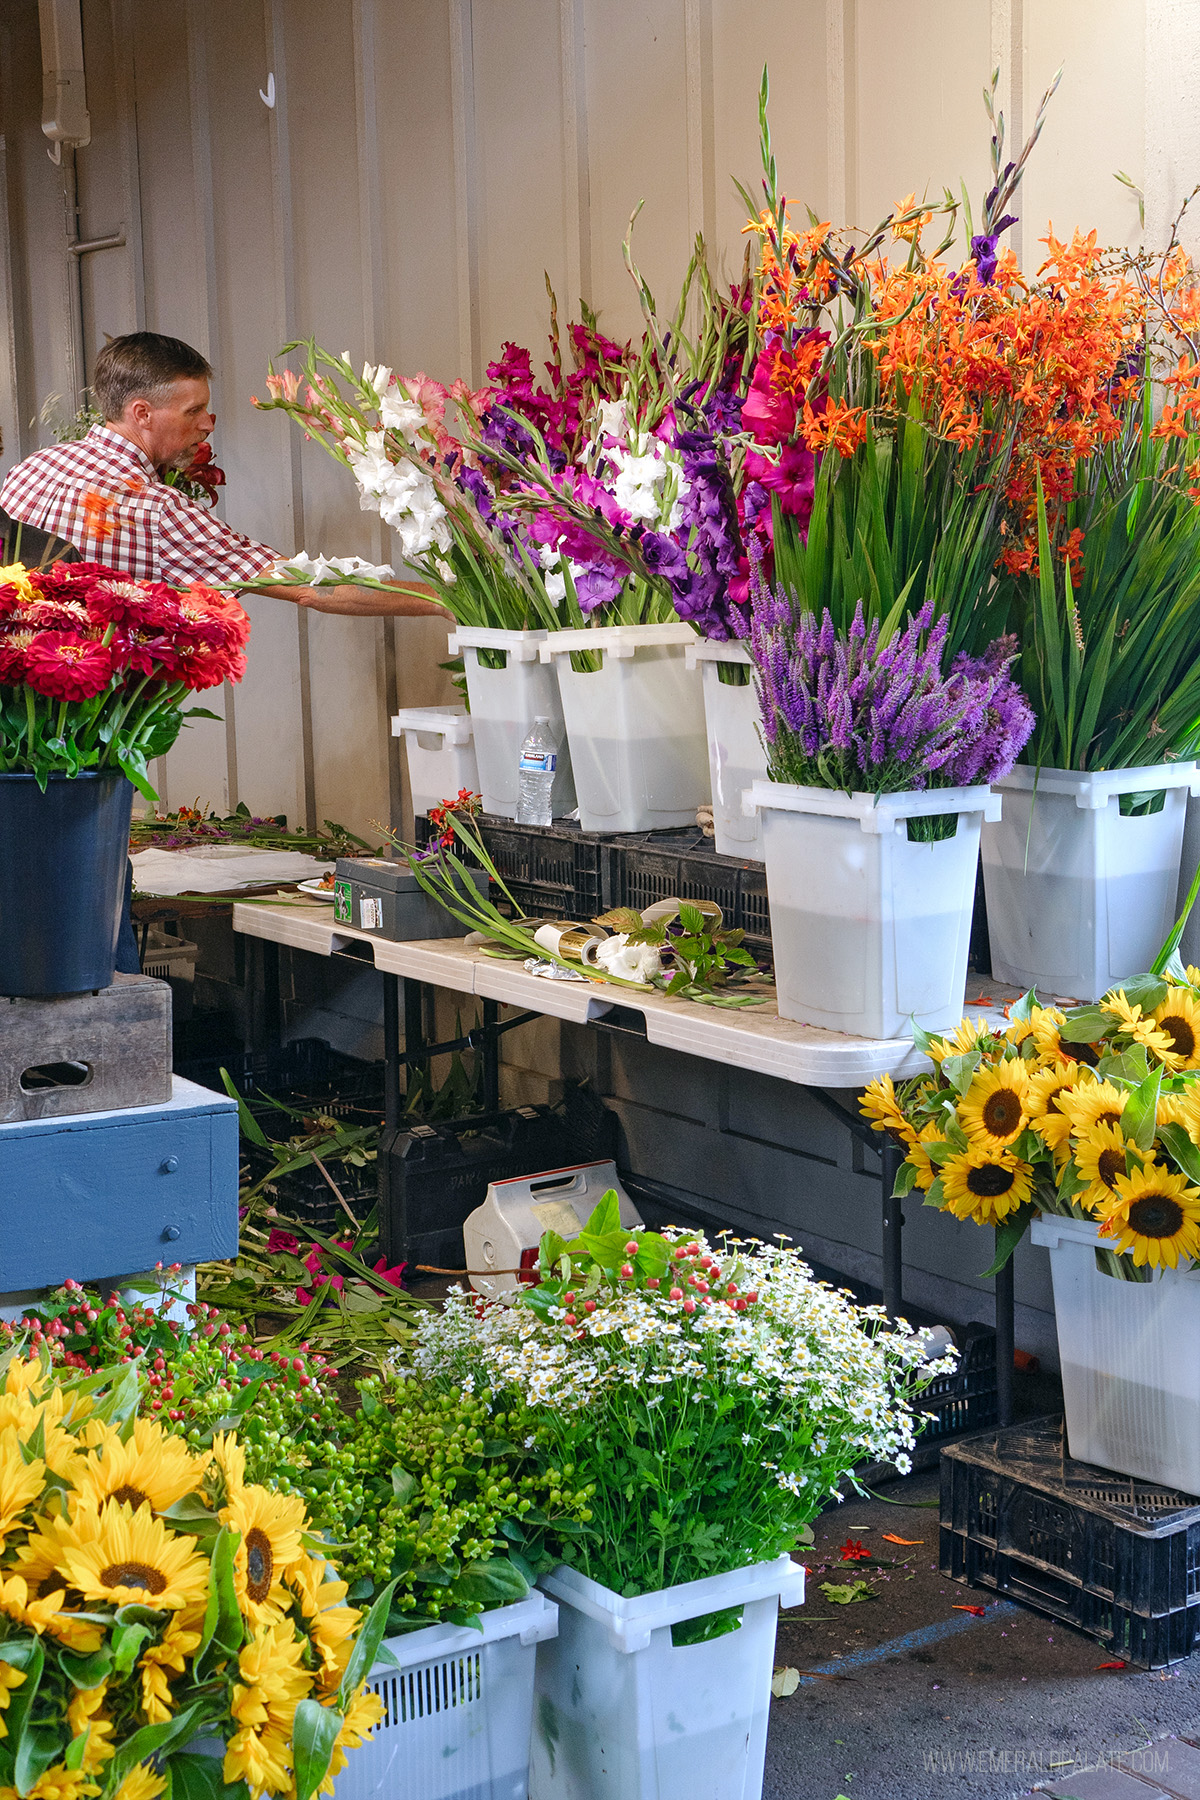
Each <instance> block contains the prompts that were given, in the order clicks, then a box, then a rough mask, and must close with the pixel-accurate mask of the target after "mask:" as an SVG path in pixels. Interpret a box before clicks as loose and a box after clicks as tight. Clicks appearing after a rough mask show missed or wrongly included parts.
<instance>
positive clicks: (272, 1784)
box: [117, 1725, 293, 1800]
mask: <svg viewBox="0 0 1200 1800" xmlns="http://www.w3.org/2000/svg"><path fill="white" fill-rule="evenodd" d="M291 1758H292V1747H291V1738H290V1733H285V1732H282V1731H263V1732H258V1731H255V1730H254V1728H253V1726H251V1725H247V1726H246V1727H245V1728H244V1729H243V1730H241V1731H235V1732H234V1734H233V1736H232V1737H231V1738H230V1739H229V1742H228V1743H227V1744H226V1746H225V1761H224V1763H223V1765H222V1773H223V1774H224V1777H225V1784H226V1786H227V1787H232V1786H233V1785H234V1783H235V1782H238V1781H244V1782H245V1783H246V1784H247V1786H248V1787H249V1789H250V1792H251V1793H252V1794H288V1793H291V1792H293V1782H292V1772H291ZM117 1800H120V1796H119V1795H118V1796H117Z"/></svg>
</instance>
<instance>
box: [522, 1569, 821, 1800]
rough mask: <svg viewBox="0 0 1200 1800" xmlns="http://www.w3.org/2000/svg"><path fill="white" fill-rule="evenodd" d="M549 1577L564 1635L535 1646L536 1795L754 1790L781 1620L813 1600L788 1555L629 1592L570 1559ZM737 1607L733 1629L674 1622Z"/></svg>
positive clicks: (717, 1799)
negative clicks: (685, 1629)
mask: <svg viewBox="0 0 1200 1800" xmlns="http://www.w3.org/2000/svg"><path fill="white" fill-rule="evenodd" d="M541 1585H542V1586H543V1587H544V1588H545V1589H546V1590H547V1591H548V1592H549V1593H551V1594H553V1595H554V1597H555V1599H556V1600H557V1601H558V1602H559V1621H558V1623H559V1635H558V1637H557V1638H556V1639H555V1640H554V1641H553V1642H552V1643H545V1644H542V1645H541V1646H540V1647H539V1649H538V1655H537V1718H536V1721H535V1730H534V1736H533V1748H532V1753H531V1757H530V1782H529V1794H530V1800H596V1797H597V1796H599V1795H608V1794H611V1795H612V1797H613V1800H757V1796H758V1795H759V1794H761V1792H762V1780H763V1757H764V1754H765V1751H766V1743H767V1714H768V1711H769V1709H770V1704H771V1671H772V1667H773V1665H774V1660H775V1623H776V1617H777V1615H778V1611H779V1608H780V1606H799V1605H800V1604H801V1602H802V1601H803V1599H804V1570H803V1568H802V1567H801V1566H800V1565H799V1564H798V1563H794V1562H793V1561H792V1560H791V1558H790V1557H788V1556H780V1557H777V1558H776V1559H775V1560H774V1562H767V1563H755V1564H753V1565H751V1567H749V1568H746V1569H735V1570H734V1571H733V1572H732V1573H731V1574H729V1575H713V1576H709V1577H708V1579H707V1580H704V1581H686V1582H682V1583H681V1584H680V1585H679V1586H678V1587H670V1588H663V1589H661V1590H660V1591H659V1592H658V1593H654V1594H641V1595H639V1596H638V1597H637V1598H636V1599H632V1600H623V1599H622V1598H621V1596H620V1595H619V1594H615V1593H613V1591H612V1589H611V1588H606V1587H602V1586H601V1585H600V1583H599V1582H596V1581H589V1580H588V1579H587V1577H586V1576H584V1575H580V1574H579V1573H578V1571H577V1570H575V1569H571V1568H568V1567H566V1566H565V1565H561V1564H560V1566H559V1567H558V1568H557V1569H555V1570H554V1571H553V1572H552V1573H551V1574H549V1575H544V1576H543V1577H542V1580H541ZM730 1606H741V1607H742V1608H743V1609H744V1610H743V1613H742V1623H741V1625H740V1626H739V1627H738V1629H737V1630H736V1631H731V1632H727V1633H726V1634H725V1636H723V1637H718V1638H712V1639H711V1640H710V1641H709V1642H707V1643H702V1644H687V1645H681V1646H679V1647H676V1646H675V1645H674V1644H672V1642H671V1626H672V1625H677V1624H680V1623H681V1622H682V1621H683V1620H685V1619H695V1618H699V1617H700V1616H701V1615H702V1614H704V1613H709V1612H717V1611H720V1610H722V1609H723V1608H725V1607H730Z"/></svg>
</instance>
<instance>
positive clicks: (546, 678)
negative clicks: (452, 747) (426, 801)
mask: <svg viewBox="0 0 1200 1800" xmlns="http://www.w3.org/2000/svg"><path fill="white" fill-rule="evenodd" d="M547 635H548V634H547V633H546V632H544V631H502V630H500V629H499V628H493V627H490V626H478V627H477V626H473V625H472V626H467V625H459V626H457V627H456V628H455V629H454V630H453V631H452V632H451V633H450V654H451V656H460V655H461V657H462V659H463V667H464V669H465V671H466V677H467V698H468V699H469V700H470V703H471V723H472V724H473V726H474V728H475V755H476V758H477V760H478V764H479V781H480V788H481V791H482V794H483V810H484V812H489V813H495V814H497V815H498V817H500V818H503V819H515V818H516V816H517V764H518V762H519V761H520V756H521V745H522V744H523V743H524V742H525V739H526V738H527V737H528V736H529V733H530V732H531V731H532V730H533V725H534V721H535V720H536V719H549V721H550V729H551V730H552V732H553V733H554V736H555V737H556V738H557V740H558V745H559V750H558V771H557V773H556V775H555V777H554V791H553V793H552V795H551V801H550V805H551V810H552V811H553V814H554V817H555V818H556V819H559V818H562V817H563V816H564V815H565V814H566V813H569V812H573V811H574V809H575V781H574V777H573V776H572V774H571V752H570V749H569V747H568V745H567V734H566V727H565V726H564V724H563V712H562V700H561V698H560V697H559V692H558V683H557V681H556V680H555V679H554V670H553V669H552V668H547V667H546V665H545V664H544V663H543V662H542V660H541V657H540V655H539V652H540V650H541V647H542V645H543V644H544V643H545V641H546V637H547ZM481 650H485V651H491V652H493V653H494V654H495V653H502V654H503V656H504V665H503V667H502V668H498V669H497V668H492V667H491V666H490V664H491V661H492V658H491V657H489V658H488V661H487V662H481V661H480V659H479V652H480V651H481Z"/></svg>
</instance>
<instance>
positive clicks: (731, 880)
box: [611, 828, 771, 956]
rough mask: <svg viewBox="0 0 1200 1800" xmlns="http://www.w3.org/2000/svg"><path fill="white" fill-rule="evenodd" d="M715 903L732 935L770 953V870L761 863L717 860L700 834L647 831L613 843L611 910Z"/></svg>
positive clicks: (762, 953)
mask: <svg viewBox="0 0 1200 1800" xmlns="http://www.w3.org/2000/svg"><path fill="white" fill-rule="evenodd" d="M673 898H678V899H680V900H715V901H716V903H717V905H718V906H719V907H720V908H721V912H722V915H723V917H724V923H725V926H726V928H727V929H728V930H731V931H732V930H737V929H740V930H742V931H744V932H745V934H746V948H747V949H748V950H752V951H754V952H756V953H757V954H758V955H760V956H764V955H769V954H770V949H771V913H770V909H769V907H768V905H767V871H766V868H765V867H764V865H763V864H762V863H759V862H742V861H740V860H739V859H738V858H737V857H734V856H718V855H717V853H716V851H715V850H714V849H713V847H712V842H711V839H709V838H706V837H705V836H704V833H703V832H702V831H699V830H693V829H690V828H689V829H687V830H684V831H648V832H644V833H642V834H640V835H628V836H623V837H619V838H616V839H614V840H613V896H612V902H611V903H612V905H614V906H632V907H633V908H634V910H635V911H637V912H644V911H645V909H646V908H647V907H648V906H653V905H654V903H655V901H657V900H667V899H673Z"/></svg>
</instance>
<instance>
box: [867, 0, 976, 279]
mask: <svg viewBox="0 0 1200 1800" xmlns="http://www.w3.org/2000/svg"><path fill="white" fill-rule="evenodd" d="M853 42H854V66H855V76H854V79H853V84H852V91H853V103H852V105H851V106H850V107H849V108H848V116H847V131H848V133H849V134H851V135H852V139H853V142H852V148H851V156H852V164H851V168H852V170H853V172H854V175H855V177H856V179H855V180H854V181H848V183H847V200H848V202H849V204H850V205H851V208H852V211H853V213H854V221H853V222H854V223H855V224H856V225H858V226H860V227H861V228H862V229H863V230H869V229H870V227H871V226H872V225H874V224H876V223H877V222H878V220H880V219H881V218H883V217H884V216H885V215H886V214H887V212H888V211H889V210H890V208H891V207H892V206H894V205H895V203H896V202H897V201H898V200H902V199H903V198H904V197H905V195H906V194H909V193H912V192H915V193H916V194H917V196H918V198H920V197H921V195H922V194H924V193H926V192H927V193H928V194H929V195H930V197H931V198H933V199H940V198H941V195H942V189H943V188H944V187H949V188H950V189H951V190H952V191H953V192H954V193H955V194H956V195H957V194H958V192H959V186H960V183H961V182H963V181H965V182H966V186H967V193H968V195H969V196H970V201H971V209H972V212H973V214H974V216H975V217H976V219H978V217H979V214H980V211H981V208H982V203H983V197H984V195H985V193H986V192H987V189H988V187H989V185H990V176H989V172H988V171H989V164H988V142H989V137H990V132H989V127H988V121H987V113H986V112H985V111H984V106H983V97H982V90H983V88H984V86H985V85H986V83H987V82H988V81H989V80H990V78H991V62H990V57H991V15H990V7H989V3H988V0H858V4H857V8H856V16H855V21H854V39H853ZM856 190H857V191H856ZM940 223H941V221H940V220H939V221H937V224H940ZM935 230H936V225H935V226H933V227H931V228H930V230H929V232H928V233H927V242H928V244H929V247H930V248H932V247H933V245H935V244H937V243H938V242H939V241H940V235H937V236H935V235H934V233H935ZM959 243H960V246H961V245H962V244H963V239H962V236H961V233H960V238H959Z"/></svg>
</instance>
